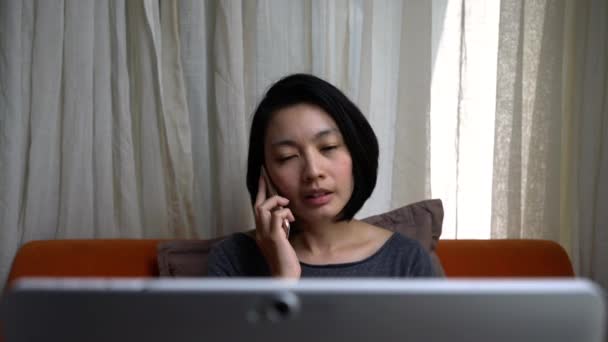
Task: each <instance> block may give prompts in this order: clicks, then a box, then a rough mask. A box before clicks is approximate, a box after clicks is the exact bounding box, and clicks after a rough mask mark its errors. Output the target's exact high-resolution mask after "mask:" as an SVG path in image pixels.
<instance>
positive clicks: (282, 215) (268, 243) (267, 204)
mask: <svg viewBox="0 0 608 342" xmlns="http://www.w3.org/2000/svg"><path fill="white" fill-rule="evenodd" d="M266 190H267V189H266V182H265V181H264V179H263V177H262V176H260V180H259V181H258V194H257V196H256V199H255V205H254V206H255V241H256V243H257V245H258V247H259V248H260V250H261V251H262V254H263V255H264V258H266V262H267V263H268V266H269V267H270V272H271V274H272V275H273V276H275V277H281V278H300V274H301V268H300V261H299V260H298V256H297V255H296V252H295V250H294V249H293V247H292V246H291V244H290V243H289V239H288V237H287V234H286V232H285V230H284V229H283V221H284V220H285V219H287V220H289V221H290V222H293V221H295V218H294V216H293V214H292V213H291V210H289V208H285V207H286V206H287V205H288V204H289V200H288V199H287V198H285V197H281V196H278V195H275V196H272V197H269V198H266ZM278 207H283V208H278Z"/></svg>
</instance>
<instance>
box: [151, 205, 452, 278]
mask: <svg viewBox="0 0 608 342" xmlns="http://www.w3.org/2000/svg"><path fill="white" fill-rule="evenodd" d="M363 221H365V222H367V223H370V224H373V225H376V226H378V227H382V228H386V229H389V230H391V231H394V232H399V233H401V234H404V235H405V236H407V237H409V238H411V239H414V240H418V241H419V242H420V244H421V245H422V246H423V247H424V248H425V249H426V250H427V251H428V252H429V253H430V255H431V259H432V262H433V266H434V270H435V273H436V274H438V275H443V274H444V273H443V269H442V267H441V263H440V262H439V258H438V257H437V255H436V254H435V248H436V247H437V243H438V241H439V237H440V236H441V225H442V223H443V205H442V203H441V200H439V199H432V200H426V201H421V202H417V203H413V204H409V205H406V206H404V207H401V208H398V209H395V210H392V211H389V212H386V213H384V214H380V215H375V216H371V217H368V218H365V219H363ZM224 238H225V237H219V238H215V239H210V240H172V241H168V242H163V243H160V244H159V245H158V269H159V273H160V276H168V277H201V276H205V275H206V274H207V255H208V254H209V251H210V249H211V247H212V246H213V245H214V244H215V243H216V242H218V241H220V240H222V239H224Z"/></svg>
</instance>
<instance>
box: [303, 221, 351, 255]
mask: <svg viewBox="0 0 608 342" xmlns="http://www.w3.org/2000/svg"><path fill="white" fill-rule="evenodd" d="M297 228H298V234H296V235H295V236H294V239H293V241H292V243H293V244H294V247H296V248H297V247H299V248H300V249H302V250H304V251H306V252H307V253H311V254H327V253H332V252H333V251H335V250H337V249H340V248H342V247H343V246H344V245H348V244H350V243H352V241H353V240H357V236H358V235H359V233H361V225H360V224H359V222H358V221H356V220H351V221H340V222H331V221H330V222H314V223H302V222H300V223H299V224H298V227H297Z"/></svg>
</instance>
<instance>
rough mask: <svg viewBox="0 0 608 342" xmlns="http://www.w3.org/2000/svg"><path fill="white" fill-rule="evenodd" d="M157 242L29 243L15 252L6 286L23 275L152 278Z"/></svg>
mask: <svg viewBox="0 0 608 342" xmlns="http://www.w3.org/2000/svg"><path fill="white" fill-rule="evenodd" d="M161 241H164V240H153V239H148V240H146V239H108V240H104V239H89V240H41V241H31V242H28V243H26V244H24V245H23V246H21V248H20V249H19V251H18V252H17V255H16V256H15V258H14V261H13V265H12V267H11V271H10V273H9V276H8V280H7V284H11V283H12V282H13V281H14V280H15V279H17V278H19V277H24V276H30V277H31V276H44V277H70V276H73V277H87V276H98V277H155V276H158V263H157V261H156V260H157V259H156V254H157V252H156V246H157V245H158V243H159V242H161Z"/></svg>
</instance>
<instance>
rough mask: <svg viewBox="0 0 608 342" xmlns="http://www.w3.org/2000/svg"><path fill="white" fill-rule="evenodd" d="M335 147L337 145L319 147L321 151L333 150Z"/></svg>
mask: <svg viewBox="0 0 608 342" xmlns="http://www.w3.org/2000/svg"><path fill="white" fill-rule="evenodd" d="M336 148H338V146H335V145H331V146H325V147H322V148H321V151H325V152H327V151H331V150H335V149H336Z"/></svg>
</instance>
